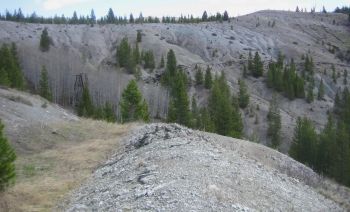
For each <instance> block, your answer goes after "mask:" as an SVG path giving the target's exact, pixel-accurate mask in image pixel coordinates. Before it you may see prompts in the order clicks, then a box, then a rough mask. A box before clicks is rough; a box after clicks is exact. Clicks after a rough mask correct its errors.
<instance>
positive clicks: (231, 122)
mask: <svg viewBox="0 0 350 212" xmlns="http://www.w3.org/2000/svg"><path fill="white" fill-rule="evenodd" d="M208 109H209V114H210V117H211V120H212V122H213V126H214V132H216V133H218V134H220V135H226V136H231V137H235V138H240V137H241V136H242V130H243V124H242V120H241V116H240V114H239V110H238V109H237V108H235V107H234V106H233V105H232V102H231V94H230V90H229V87H228V85H227V81H226V77H225V75H224V74H223V73H222V74H221V76H220V77H219V78H216V79H215V80H214V83H213V87H212V89H211V94H210V96H209V103H208Z"/></svg>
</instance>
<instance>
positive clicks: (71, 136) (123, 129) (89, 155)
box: [0, 88, 134, 211]
mask: <svg viewBox="0 0 350 212" xmlns="http://www.w3.org/2000/svg"><path fill="white" fill-rule="evenodd" d="M0 108H1V110H0V119H1V121H2V123H3V124H5V134H6V135H7V137H8V138H9V141H10V144H11V146H12V147H14V149H15V151H16V154H17V160H16V174H17V177H16V183H15V185H14V186H13V187H10V188H9V189H8V191H6V192H5V193H4V194H1V197H0V211H50V210H51V209H52V208H53V207H54V206H55V205H56V204H57V203H58V202H60V201H61V200H62V198H63V197H64V196H65V195H66V194H67V193H68V192H69V191H71V190H72V189H74V188H77V187H78V186H79V185H80V184H81V183H82V182H84V180H85V179H87V178H89V177H90V174H91V172H92V171H93V170H94V169H95V168H96V167H97V166H98V165H99V164H103V163H104V162H105V160H107V158H108V157H109V156H110V155H111V154H112V153H113V152H115V151H116V150H117V149H118V148H119V146H120V142H121V139H122V138H123V136H125V135H126V133H128V132H129V130H130V129H132V128H133V126H134V125H131V124H129V125H123V126H122V125H116V124H108V123H105V122H100V121H91V120H86V119H81V118H78V117H76V116H75V115H74V114H72V113H71V112H70V111H67V110H65V109H63V108H61V107H59V106H57V105H55V104H51V103H47V101H46V100H44V99H43V98H41V97H39V96H37V95H31V94H28V93H24V92H19V91H15V90H12V89H3V88H0Z"/></svg>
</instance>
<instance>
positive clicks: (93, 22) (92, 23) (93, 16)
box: [90, 9, 96, 27]
mask: <svg viewBox="0 0 350 212" xmlns="http://www.w3.org/2000/svg"><path fill="white" fill-rule="evenodd" d="M95 24H96V15H95V12H94V10H93V9H91V13H90V25H91V26H92V27H93V26H94V25H95Z"/></svg>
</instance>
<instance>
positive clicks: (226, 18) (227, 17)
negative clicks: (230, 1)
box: [222, 11, 229, 21]
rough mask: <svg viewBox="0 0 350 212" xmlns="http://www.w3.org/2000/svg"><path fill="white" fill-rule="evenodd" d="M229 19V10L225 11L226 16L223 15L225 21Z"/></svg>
mask: <svg viewBox="0 0 350 212" xmlns="http://www.w3.org/2000/svg"><path fill="white" fill-rule="evenodd" d="M228 19H229V16H228V13H227V11H225V12H224V17H223V19H222V20H223V21H228Z"/></svg>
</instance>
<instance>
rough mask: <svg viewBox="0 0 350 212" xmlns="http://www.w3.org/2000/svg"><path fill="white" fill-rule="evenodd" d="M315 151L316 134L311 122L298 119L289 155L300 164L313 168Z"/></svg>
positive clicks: (305, 119)
mask: <svg viewBox="0 0 350 212" xmlns="http://www.w3.org/2000/svg"><path fill="white" fill-rule="evenodd" d="M316 150H317V134H316V131H315V128H314V126H313V124H312V122H311V121H310V120H309V119H307V118H300V117H299V118H298V120H297V126H296V128H295V131H294V138H293V143H292V145H291V147H290V150H289V155H290V156H291V157H293V158H294V159H296V160H297V161H299V162H301V163H304V164H307V165H309V166H313V164H315V160H316Z"/></svg>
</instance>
